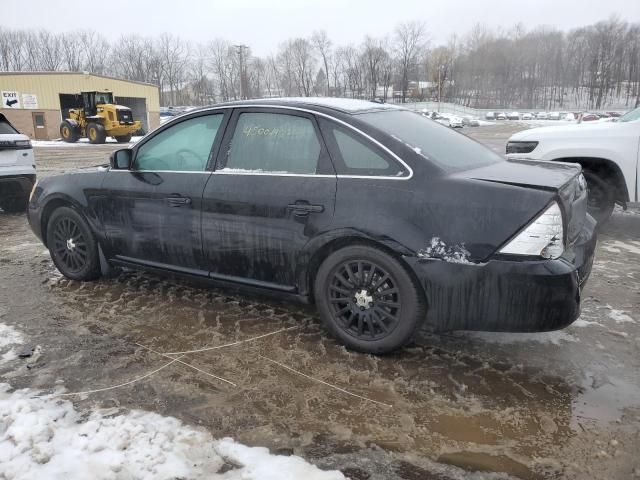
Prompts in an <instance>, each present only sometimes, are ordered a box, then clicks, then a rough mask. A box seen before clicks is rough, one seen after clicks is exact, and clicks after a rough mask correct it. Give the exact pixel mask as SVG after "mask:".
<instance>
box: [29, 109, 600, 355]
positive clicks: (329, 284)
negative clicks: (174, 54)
mask: <svg viewBox="0 0 640 480" xmlns="http://www.w3.org/2000/svg"><path fill="white" fill-rule="evenodd" d="M586 198H587V192H586V187H585V182H584V178H583V177H582V174H581V173H580V167H579V166H578V165H575V164H563V163H557V162H554V163H545V162H527V161H506V160H504V159H502V158H501V157H499V156H497V155H496V154H494V153H493V152H491V151H490V150H489V149H487V148H485V147H483V146H481V145H480V144H478V143H476V142H475V141H473V140H470V139H469V138H467V137H465V136H464V135H461V134H459V133H457V132H454V131H452V130H450V129H448V128H446V127H444V126H442V125H439V124H438V123H436V122H434V121H432V120H430V119H427V118H425V117H423V116H421V115H419V114H416V113H414V112H411V111H408V110H404V109H401V108H398V107H394V106H389V105H384V104H378V103H370V102H364V101H357V100H343V99H319V98H318V99H315V98H314V99H311V98H304V99H278V100H275V99H270V100H255V101H245V102H237V103H230V104H223V105H218V106H214V107H210V108H204V109H201V110H198V111H192V112H190V113H188V114H185V115H181V116H179V117H176V118H175V119H173V120H171V121H169V122H167V123H166V124H164V125H163V126H162V127H160V128H158V129H157V130H155V131H154V132H152V133H150V134H149V135H147V136H146V137H145V138H143V139H142V140H140V141H139V142H138V143H137V144H135V145H133V146H132V147H130V148H127V149H123V150H118V151H116V152H114V154H113V155H112V157H111V165H110V166H105V167H101V168H98V169H95V170H93V171H84V172H78V173H72V174H66V175H61V176H57V177H50V178H46V179H43V180H41V181H40V182H39V183H38V184H37V185H36V187H35V188H34V191H33V192H32V196H31V200H30V205H29V213H28V215H29V222H30V224H31V227H32V229H33V231H34V232H35V234H36V235H37V236H38V237H40V238H41V239H42V241H43V242H44V244H45V245H46V246H47V248H48V249H49V251H50V252H51V257H52V259H53V262H54V263H55V265H56V266H57V268H58V269H59V270H60V271H61V272H62V273H63V274H64V275H65V276H67V277H68V278H71V279H75V280H83V281H84V280H91V279H95V278H97V277H98V276H100V275H101V273H104V272H106V271H108V270H109V269H110V268H111V267H112V266H125V267H136V268H143V269H152V270H155V271H160V272H169V273H173V274H178V275H186V276H189V277H195V278H200V279H206V280H207V281H208V282H211V283H213V284H218V285H220V284H223V285H226V286H229V285H231V286H236V287H238V286H240V287H244V288H249V289H252V290H259V291H268V292H271V293H277V294H279V295H286V296H288V297H290V298H297V299H299V300H303V301H308V302H313V303H315V305H316V306H317V308H318V311H319V312H320V316H321V317H322V320H323V321H324V323H325V325H326V327H327V328H328V330H329V331H330V332H331V333H332V334H333V335H335V336H336V337H337V338H338V339H339V340H340V341H342V342H343V343H345V344H346V345H347V346H348V347H350V348H353V349H356V350H360V351H365V352H373V353H382V352H388V351H391V350H394V349H396V348H399V347H400V346H402V345H404V344H406V343H407V342H408V341H410V340H411V338H412V337H413V335H414V333H415V332H416V331H417V330H418V329H419V328H423V327H424V328H425V329H426V330H429V331H445V330H489V331H517V332H531V331H546V330H553V329H559V328H563V327H565V326H567V325H569V324H570V323H572V322H573V321H574V320H575V319H576V318H577V316H578V314H579V310H580V295H581V290H582V287H583V285H584V282H585V280H586V279H587V277H588V276H589V273H590V271H591V264H592V261H593V252H594V246H595V234H594V221H593V219H592V218H591V217H590V216H588V215H587V213H586Z"/></svg>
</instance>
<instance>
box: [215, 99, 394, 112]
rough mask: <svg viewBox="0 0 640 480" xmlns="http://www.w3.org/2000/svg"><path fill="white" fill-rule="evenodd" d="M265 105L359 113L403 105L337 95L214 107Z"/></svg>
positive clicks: (253, 101)
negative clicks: (338, 96)
mask: <svg viewBox="0 0 640 480" xmlns="http://www.w3.org/2000/svg"><path fill="white" fill-rule="evenodd" d="M253 105H261V106H262V105H264V106H274V107H298V108H306V109H310V110H316V111H322V110H327V109H329V110H335V111H338V112H341V113H347V114H357V113H365V112H377V111H384V110H400V109H402V107H400V106H398V105H393V104H388V103H378V102H370V101H367V100H356V99H352V98H337V97H281V98H260V99H253V100H239V101H235V102H225V103H219V104H216V105H211V106H210V107H205V109H207V108H212V107H224V106H229V107H242V106H253Z"/></svg>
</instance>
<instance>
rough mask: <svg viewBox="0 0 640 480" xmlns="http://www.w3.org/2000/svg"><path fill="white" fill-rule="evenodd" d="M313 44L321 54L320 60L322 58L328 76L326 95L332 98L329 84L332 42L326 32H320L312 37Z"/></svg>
mask: <svg viewBox="0 0 640 480" xmlns="http://www.w3.org/2000/svg"><path fill="white" fill-rule="evenodd" d="M311 43H312V44H313V46H314V47H315V48H316V50H318V53H319V54H320V58H322V64H323V65H324V74H325V76H326V82H327V90H326V93H325V94H326V95H327V96H332V95H331V86H330V84H329V81H330V78H331V76H330V73H329V62H330V58H331V40H329V37H328V36H327V32H326V31H324V30H320V31H318V32H314V33H313V35H312V36H311Z"/></svg>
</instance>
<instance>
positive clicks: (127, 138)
mask: <svg viewBox="0 0 640 480" xmlns="http://www.w3.org/2000/svg"><path fill="white" fill-rule="evenodd" d="M114 138H115V139H116V142H118V143H129V142H130V141H131V134H129V135H119V136H116V137H114Z"/></svg>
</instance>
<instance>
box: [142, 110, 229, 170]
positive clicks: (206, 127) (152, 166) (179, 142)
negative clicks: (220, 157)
mask: <svg viewBox="0 0 640 480" xmlns="http://www.w3.org/2000/svg"><path fill="white" fill-rule="evenodd" d="M223 117H224V115H223V114H222V113H218V114H214V115H203V116H200V117H195V118H190V119H188V120H184V121H182V122H180V123H178V124H176V125H173V126H171V127H170V128H168V129H167V130H164V131H163V132H160V133H159V134H158V135H156V136H154V137H153V138H151V139H150V140H149V141H148V142H146V143H144V144H143V145H141V146H140V148H139V149H138V153H137V155H136V161H135V168H136V170H155V171H158V170H168V171H193V172H203V171H204V170H205V169H206V168H207V162H208V161H209V155H210V154H211V147H212V146H213V142H214V141H215V139H216V134H217V133H218V129H219V128H220V124H221V123H222V118H223Z"/></svg>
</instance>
